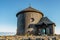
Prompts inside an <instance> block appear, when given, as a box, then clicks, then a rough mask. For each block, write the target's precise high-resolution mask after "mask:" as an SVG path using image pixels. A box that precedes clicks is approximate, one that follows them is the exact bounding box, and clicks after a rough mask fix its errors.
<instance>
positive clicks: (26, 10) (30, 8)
mask: <svg viewBox="0 0 60 40" xmlns="http://www.w3.org/2000/svg"><path fill="white" fill-rule="evenodd" d="M24 12H38V13H40V14H42V15H43V13H42V12H40V11H39V10H36V9H34V8H32V7H28V8H26V9H24V10H22V11H20V12H18V13H17V14H16V16H18V15H19V14H20V13H24Z"/></svg>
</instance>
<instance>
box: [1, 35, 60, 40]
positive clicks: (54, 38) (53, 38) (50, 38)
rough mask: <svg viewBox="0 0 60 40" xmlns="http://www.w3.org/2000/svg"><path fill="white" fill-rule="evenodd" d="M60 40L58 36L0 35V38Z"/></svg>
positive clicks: (8, 39)
mask: <svg viewBox="0 0 60 40" xmlns="http://www.w3.org/2000/svg"><path fill="white" fill-rule="evenodd" d="M29 39H31V40H60V36H0V40H29Z"/></svg>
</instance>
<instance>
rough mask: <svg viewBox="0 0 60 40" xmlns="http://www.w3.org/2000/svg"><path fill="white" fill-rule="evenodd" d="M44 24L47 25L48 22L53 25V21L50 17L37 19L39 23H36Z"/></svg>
mask: <svg viewBox="0 0 60 40" xmlns="http://www.w3.org/2000/svg"><path fill="white" fill-rule="evenodd" d="M43 23H44V24H46V25H48V24H54V25H55V23H53V22H52V21H51V20H50V19H48V18H47V17H43V18H42V19H41V20H40V21H39V23H38V24H43Z"/></svg>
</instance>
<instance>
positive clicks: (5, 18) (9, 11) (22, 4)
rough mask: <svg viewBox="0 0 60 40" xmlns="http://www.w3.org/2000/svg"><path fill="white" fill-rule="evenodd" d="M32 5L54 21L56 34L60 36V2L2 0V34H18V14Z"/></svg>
mask: <svg viewBox="0 0 60 40" xmlns="http://www.w3.org/2000/svg"><path fill="white" fill-rule="evenodd" d="M30 4H31V6H32V7H33V8H35V9H37V10H39V11H41V12H43V14H44V16H47V17H48V18H49V19H50V20H51V21H53V22H54V23H55V24H56V27H55V33H56V34H60V0H0V32H16V29H17V18H16V14H17V12H19V11H21V10H23V9H25V8H27V7H29V5H30Z"/></svg>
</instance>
